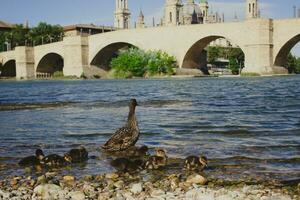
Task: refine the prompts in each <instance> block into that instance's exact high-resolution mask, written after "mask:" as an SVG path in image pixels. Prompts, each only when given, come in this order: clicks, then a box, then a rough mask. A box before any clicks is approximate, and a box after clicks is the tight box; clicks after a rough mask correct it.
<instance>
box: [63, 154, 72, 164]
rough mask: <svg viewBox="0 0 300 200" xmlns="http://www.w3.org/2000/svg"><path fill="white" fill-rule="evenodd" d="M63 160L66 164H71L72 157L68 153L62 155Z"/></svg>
mask: <svg viewBox="0 0 300 200" xmlns="http://www.w3.org/2000/svg"><path fill="white" fill-rule="evenodd" d="M64 159H65V161H67V162H68V163H71V162H72V161H73V159H72V156H71V155H70V153H66V154H65V155H64Z"/></svg>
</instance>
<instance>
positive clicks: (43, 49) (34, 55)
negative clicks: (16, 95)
mask: <svg viewBox="0 0 300 200" xmlns="http://www.w3.org/2000/svg"><path fill="white" fill-rule="evenodd" d="M218 38H226V39H227V40H229V41H231V43H232V44H235V45H238V46H239V47H240V48H241V49H242V51H243V52H244V54H245V68H244V69H243V72H244V73H257V74H261V75H273V74H286V73H287V70H285V68H283V67H282V66H284V65H285V64H286V62H287V55H288V53H289V52H290V50H291V49H292V48H293V47H294V46H295V45H296V44H297V43H298V42H299V41H300V19H286V20H272V19H251V20H246V21H244V22H231V23H219V24H198V25H187V26H174V27H153V28H145V29H128V30H119V31H115V32H109V33H104V34H97V35H92V36H74V37H65V38H64V39H63V41H61V42H56V43H51V44H46V45H41V46H36V47H16V48H15V50H14V51H9V52H3V53H0V63H1V65H2V66H1V69H2V70H1V71H2V75H3V74H4V75H11V76H13V75H14V76H16V77H17V78H19V79H20V78H24V79H26V78H35V77H36V76H37V74H38V73H53V72H54V71H57V70H58V71H60V70H63V72H64V75H66V76H81V75H82V74H83V73H84V74H99V73H100V74H101V73H105V72H106V71H107V70H109V62H110V60H111V59H112V58H113V57H114V56H115V55H116V53H117V52H118V51H119V50H120V49H122V48H128V47H130V46H135V47H138V48H140V49H144V50H162V51H165V52H167V53H169V54H171V55H173V56H175V58H176V59H177V62H178V65H179V67H180V68H199V67H200V66H201V56H202V54H201V52H202V51H203V49H204V48H205V47H206V46H207V45H208V44H209V43H210V42H212V41H214V40H216V39H218Z"/></svg>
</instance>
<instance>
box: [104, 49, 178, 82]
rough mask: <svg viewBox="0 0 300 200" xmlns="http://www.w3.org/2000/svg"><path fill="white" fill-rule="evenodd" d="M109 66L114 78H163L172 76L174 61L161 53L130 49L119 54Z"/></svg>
mask: <svg viewBox="0 0 300 200" xmlns="http://www.w3.org/2000/svg"><path fill="white" fill-rule="evenodd" d="M110 65H111V68H112V72H111V73H112V76H113V77H114V78H132V77H150V76H164V75H172V74H174V71H173V68H174V67H176V59H175V57H173V56H170V55H168V54H167V53H165V52H162V51H143V50H140V49H137V48H130V49H128V50H125V51H121V52H119V55H118V56H117V57H116V58H113V59H112V61H111V63H110Z"/></svg>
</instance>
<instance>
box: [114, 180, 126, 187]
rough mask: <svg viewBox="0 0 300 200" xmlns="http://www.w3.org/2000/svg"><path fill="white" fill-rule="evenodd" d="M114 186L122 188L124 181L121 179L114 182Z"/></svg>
mask: <svg viewBox="0 0 300 200" xmlns="http://www.w3.org/2000/svg"><path fill="white" fill-rule="evenodd" d="M114 186H115V187H116V188H118V189H122V188H123V187H124V181H122V180H120V181H117V182H115V183H114Z"/></svg>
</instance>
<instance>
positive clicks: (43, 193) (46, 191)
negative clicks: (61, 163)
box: [33, 184, 62, 199]
mask: <svg viewBox="0 0 300 200" xmlns="http://www.w3.org/2000/svg"><path fill="white" fill-rule="evenodd" d="M61 191H62V189H61V188H60V187H59V186H58V185H54V184H44V185H39V186H37V187H36V188H34V190H33V192H34V194H35V195H37V196H39V197H41V198H42V199H57V198H59V196H60V195H59V194H60V192H61Z"/></svg>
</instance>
